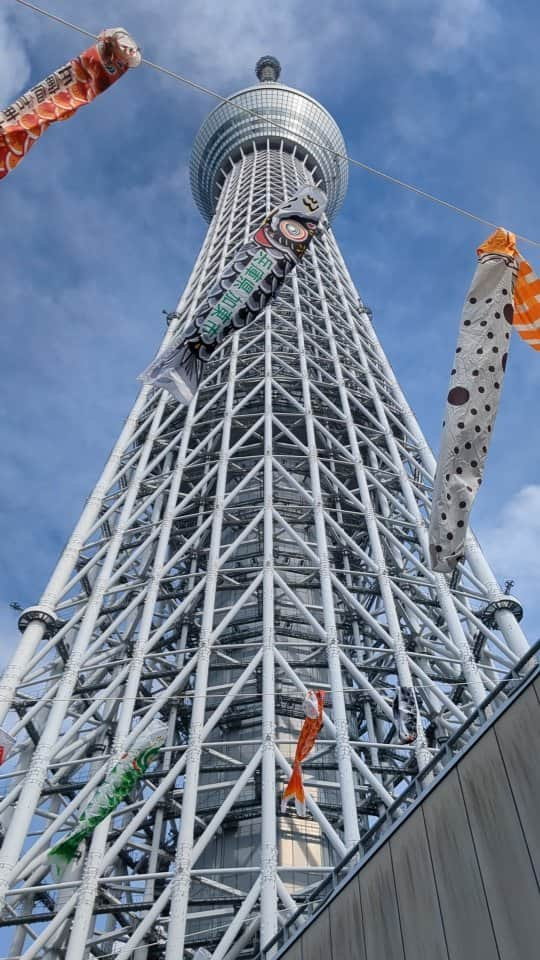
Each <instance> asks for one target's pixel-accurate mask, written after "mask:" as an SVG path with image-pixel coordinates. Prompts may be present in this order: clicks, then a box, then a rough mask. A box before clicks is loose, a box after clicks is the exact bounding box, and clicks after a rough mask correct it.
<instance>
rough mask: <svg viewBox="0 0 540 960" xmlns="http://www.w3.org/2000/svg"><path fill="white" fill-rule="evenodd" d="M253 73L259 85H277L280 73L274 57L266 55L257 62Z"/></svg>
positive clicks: (277, 62) (277, 61) (278, 64)
mask: <svg viewBox="0 0 540 960" xmlns="http://www.w3.org/2000/svg"><path fill="white" fill-rule="evenodd" d="M255 73H256V74H257V77H258V79H259V81H260V82H261V83H270V82H271V83H277V81H278V80H279V75H280V73H281V64H280V62H279V60H278V59H277V58H276V57H272V56H271V55H270V54H267V55H265V56H264V57H260V59H259V60H257V63H256V65H255Z"/></svg>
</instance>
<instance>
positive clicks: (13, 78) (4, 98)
mask: <svg viewBox="0 0 540 960" xmlns="http://www.w3.org/2000/svg"><path fill="white" fill-rule="evenodd" d="M29 78H30V61H29V59H28V56H27V53H26V49H25V46H24V43H23V41H22V38H21V37H20V35H19V33H18V31H17V29H16V28H15V26H14V25H13V24H12V23H11V22H10V21H9V20H8V17H7V14H6V11H3V12H2V13H0V109H2V107H4V106H8V105H9V104H10V103H11V102H12V100H13V98H14V97H16V96H17V94H19V93H20V92H21V90H24V89H25V87H26V86H27V84H28V80H29Z"/></svg>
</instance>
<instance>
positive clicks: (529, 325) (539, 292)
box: [514, 259, 540, 350]
mask: <svg viewBox="0 0 540 960" xmlns="http://www.w3.org/2000/svg"><path fill="white" fill-rule="evenodd" d="M514 303H515V313H514V327H515V328H516V330H517V332H518V333H519V335H520V337H522V338H523V340H525V342H526V343H528V344H529V346H531V347H532V348H533V350H540V279H539V278H538V277H537V276H536V274H535V273H533V269H532V267H531V265H530V264H529V263H527V261H526V260H523V259H522V260H521V262H520V264H519V273H518V275H517V280H516V286H515V288H514Z"/></svg>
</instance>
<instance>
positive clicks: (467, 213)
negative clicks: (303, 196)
mask: <svg viewBox="0 0 540 960" xmlns="http://www.w3.org/2000/svg"><path fill="white" fill-rule="evenodd" d="M15 2H16V3H19V4H20V5H21V6H23V7H28V8H29V9H30V10H33V11H34V12H35V13H39V14H41V15H42V16H43V17H47V18H48V19H49V20H54V21H55V22H56V23H61V24H62V26H64V27H69V28H70V29H71V30H75V31H77V33H82V34H83V36H85V37H90V38H91V39H92V40H96V39H97V36H96V34H94V33H90V32H89V31H88V30H85V29H84V28H83V27H79V26H78V25H77V24H75V23H71V22H70V21H69V20H65V19H64V18H63V17H58V16H56V15H55V14H53V13H49V12H48V11H47V10H43V9H42V8H41V7H37V6H36V5H35V4H34V3H30V2H29V0H15ZM142 63H144V64H145V65H146V66H147V67H151V69H152V70H156V71H157V72H158V73H162V74H164V75H165V76H166V77H171V79H173V80H177V81H178V82H179V83H183V84H185V85H186V86H188V87H191V88H192V89H193V90H198V91H199V93H204V94H205V95H206V96H208V97H213V99H215V100H218V101H219V102H220V103H229V104H232V106H234V107H235V109H237V110H240V111H241V112H242V113H246V114H248V115H249V116H251V117H253V118H254V119H255V120H262V121H263V123H268V124H270V125H271V126H273V127H276V128H278V129H280V130H282V131H284V132H285V133H291V134H294V136H296V134H295V133H294V131H292V130H291V129H290V128H289V127H287V125H286V124H284V123H280V122H279V121H278V120H274V119H272V118H271V117H268V116H266V117H265V116H263V115H262V114H260V113H257V112H256V111H255V110H250V108H249V107H244V106H242V105H241V104H239V103H238V102H237V101H236V99H235V97H234V96H233V97H224V96H222V95H221V94H220V93H217V92H216V91H215V90H211V89H210V88H209V87H205V86H203V85H202V84H200V83H197V81H195V80H190V79H189V78H188V77H184V76H182V74H180V73H175V72H174V70H168V69H167V67H162V66H160V65H159V64H158V63H154V62H153V61H152V60H147V59H146V58H144V57H143V58H142ZM302 139H303V140H304V141H305V142H306V143H312V144H313V145H314V146H316V147H318V148H319V150H323V151H324V152H325V153H327V154H329V155H330V156H333V157H335V158H337V159H338V160H344V161H345V162H346V163H349V164H350V165H351V166H353V167H359V168H360V169H361V170H365V171H366V172H367V173H371V174H372V175H373V176H376V177H379V178H380V179H382V180H386V181H387V182H388V183H393V184H394V185H395V186H398V187H402V188H403V189H404V190H409V191H410V192H411V193H415V194H416V195H417V196H419V197H423V198H424V200H430V201H431V202H432V203H437V204H438V205H439V206H441V207H446V208H447V209H448V210H453V211H454V213H459V214H460V215H461V216H463V217H468V218H469V219H470V220H475V221H476V222H477V223H483V224H485V225H486V226H488V227H494V228H497V227H498V226H500V224H498V223H495V222H494V221H493V220H487V219H486V218H485V217H480V216H479V215H478V214H476V213H473V212H472V211H471V210H466V209H465V208H464V207H460V206H458V205H457V204H455V203H452V202H451V201H450V200H443V199H442V197H436V196H435V195H434V194H433V193H428V192H427V190H422V189H421V188H420V187H416V186H414V184H412V183H407V181H406V180H401V179H400V178H399V177H394V176H392V174H390V173H385V172H384V171H383V170H378V169H377V167H372V166H370V164H368V163H364V162H363V161H362V160H356V159H355V158H354V157H351V156H349V154H347V153H341V151H339V150H333V149H332V148H331V147H328V146H326V145H325V144H322V143H319V141H318V140H315V139H314V138H313V137H308V136H304V134H302ZM516 237H517V239H518V240H522V241H523V242H524V243H530V244H532V246H535V247H540V241H539V240H533V239H531V238H530V237H526V236H524V235H523V234H521V233H516Z"/></svg>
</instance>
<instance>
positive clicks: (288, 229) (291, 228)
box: [279, 220, 309, 243]
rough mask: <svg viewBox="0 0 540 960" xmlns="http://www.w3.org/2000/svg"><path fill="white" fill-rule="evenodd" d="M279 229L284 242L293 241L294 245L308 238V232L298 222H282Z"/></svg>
mask: <svg viewBox="0 0 540 960" xmlns="http://www.w3.org/2000/svg"><path fill="white" fill-rule="evenodd" d="M279 229H280V231H281V233H282V234H283V236H284V237H285V239H286V240H294V242H295V243H302V242H303V241H304V240H307V239H308V237H309V234H308V231H307V230H306V228H305V227H304V226H302V224H301V223H298V220H282V222H281V223H280V225H279Z"/></svg>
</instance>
